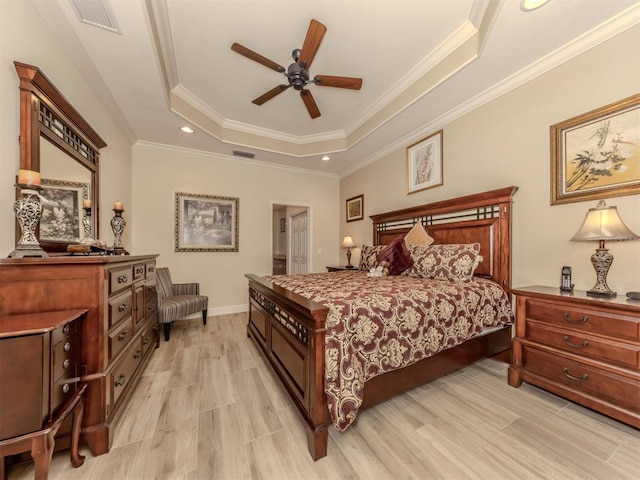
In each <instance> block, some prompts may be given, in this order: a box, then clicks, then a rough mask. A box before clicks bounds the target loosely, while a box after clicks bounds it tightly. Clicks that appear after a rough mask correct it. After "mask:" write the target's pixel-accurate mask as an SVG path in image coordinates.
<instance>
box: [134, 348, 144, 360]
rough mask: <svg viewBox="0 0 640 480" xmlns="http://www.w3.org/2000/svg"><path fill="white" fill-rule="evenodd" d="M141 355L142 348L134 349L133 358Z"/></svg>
mask: <svg viewBox="0 0 640 480" xmlns="http://www.w3.org/2000/svg"><path fill="white" fill-rule="evenodd" d="M141 356H142V350H136V353H134V354H133V358H135V359H136V360H138V359H139V358H140V357H141Z"/></svg>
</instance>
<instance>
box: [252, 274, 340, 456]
mask: <svg viewBox="0 0 640 480" xmlns="http://www.w3.org/2000/svg"><path fill="white" fill-rule="evenodd" d="M246 277H247V278H248V279H249V321H248V324H247V335H248V336H249V337H251V338H252V339H253V340H254V342H255V343H256V345H257V346H258V348H259V349H260V350H262V352H263V353H264V355H265V357H266V358H267V360H268V361H269V363H270V364H271V366H272V367H273V369H274V371H275V372H276V374H277V375H278V377H279V378H280V381H281V382H282V384H283V386H284V387H285V389H286V390H287V392H288V393H289V396H290V397H291V399H292V400H293V403H294V404H295V406H296V408H297V409H298V411H299V412H300V414H301V415H302V417H303V418H304V420H305V427H306V431H307V444H308V448H309V453H310V454H311V456H312V457H313V459H314V460H317V459H319V458H322V457H324V456H326V455H327V441H328V430H327V426H328V424H329V422H330V418H329V410H328V409H327V403H326V397H325V394H324V337H325V320H326V317H327V312H328V308H327V307H325V306H323V305H321V304H319V303H316V302H312V301H310V300H308V299H306V298H304V297H301V296H299V295H296V294H294V293H292V292H289V291H287V290H284V289H283V288H281V287H278V286H277V285H274V284H272V283H271V282H269V281H266V280H264V279H263V278H260V277H258V276H257V275H251V274H248V275H246Z"/></svg>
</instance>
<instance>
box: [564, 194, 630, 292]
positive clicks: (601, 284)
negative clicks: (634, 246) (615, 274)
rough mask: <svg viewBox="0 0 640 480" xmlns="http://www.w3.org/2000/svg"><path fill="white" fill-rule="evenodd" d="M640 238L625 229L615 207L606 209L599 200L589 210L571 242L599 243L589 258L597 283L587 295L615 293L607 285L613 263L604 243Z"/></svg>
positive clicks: (603, 203) (602, 201)
mask: <svg viewBox="0 0 640 480" xmlns="http://www.w3.org/2000/svg"><path fill="white" fill-rule="evenodd" d="M638 239H640V237H639V236H638V235H636V234H635V233H633V232H632V231H631V230H629V229H628V228H627V226H626V225H625V224H624V222H623V221H622V219H621V218H620V216H619V215H618V210H617V208H616V207H607V205H606V204H605V202H604V200H600V201H599V202H598V205H597V206H596V207H595V208H590V209H589V211H588V212H587V216H586V217H585V219H584V222H583V223H582V226H581V227H580V230H578V233H576V234H575V235H574V236H573V238H572V239H571V241H574V242H590V241H598V242H600V244H599V246H598V248H596V252H595V253H594V254H593V255H592V256H591V263H592V264H593V268H594V269H595V271H596V275H597V281H596V284H595V285H594V286H593V288H592V289H591V290H588V291H587V295H591V296H596V297H615V296H616V292H614V291H612V290H611V289H610V288H609V286H608V285H607V273H608V272H609V267H611V264H612V263H613V255H612V254H611V253H609V250H608V249H606V248H605V246H604V242H605V241H621V240H638Z"/></svg>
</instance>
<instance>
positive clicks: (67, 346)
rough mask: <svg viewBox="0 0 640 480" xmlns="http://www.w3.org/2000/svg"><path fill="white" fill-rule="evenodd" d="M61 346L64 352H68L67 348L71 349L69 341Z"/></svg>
mask: <svg viewBox="0 0 640 480" xmlns="http://www.w3.org/2000/svg"><path fill="white" fill-rule="evenodd" d="M62 348H63V350H64V351H65V352H68V351H69V350H71V344H70V343H69V342H67V343H65V344H64V347H62Z"/></svg>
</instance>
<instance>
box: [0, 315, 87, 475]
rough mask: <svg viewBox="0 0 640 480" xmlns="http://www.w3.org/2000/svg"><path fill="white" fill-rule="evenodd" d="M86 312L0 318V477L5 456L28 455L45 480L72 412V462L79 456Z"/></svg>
mask: <svg viewBox="0 0 640 480" xmlns="http://www.w3.org/2000/svg"><path fill="white" fill-rule="evenodd" d="M86 313H87V310H66V311H58V312H42V313H34V314H22V315H9V316H3V317H0V384H1V385H2V388H1V389H0V479H2V480H4V479H5V478H6V467H5V457H6V456H8V455H15V454H18V453H22V452H31V457H32V458H33V460H34V462H35V478H36V480H41V479H46V478H47V476H48V473H49V464H50V463H51V456H52V455H53V449H54V446H55V435H56V433H57V432H58V430H59V428H60V426H61V425H62V422H63V420H64V419H65V418H66V417H67V416H68V415H70V414H73V418H72V426H71V453H70V457H71V464H72V465H73V466H74V467H79V466H80V465H82V464H83V462H84V457H83V456H81V455H80V454H79V453H78V446H79V439H80V429H81V427H82V416H83V412H84V400H83V397H84V393H85V390H86V388H87V386H86V384H80V383H79V369H80V350H81V327H80V321H81V319H82V318H83V317H84V316H85V314H86Z"/></svg>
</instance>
